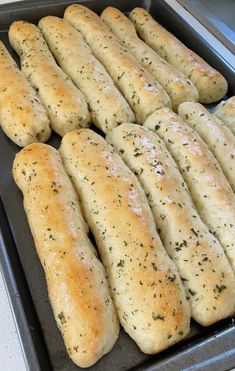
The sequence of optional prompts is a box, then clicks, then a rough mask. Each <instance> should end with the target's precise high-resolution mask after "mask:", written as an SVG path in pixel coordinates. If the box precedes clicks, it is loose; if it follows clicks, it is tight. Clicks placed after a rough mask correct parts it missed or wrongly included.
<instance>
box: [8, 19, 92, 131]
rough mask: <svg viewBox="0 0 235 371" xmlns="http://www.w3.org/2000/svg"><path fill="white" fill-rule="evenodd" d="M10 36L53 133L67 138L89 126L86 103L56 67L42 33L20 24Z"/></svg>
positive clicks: (29, 24)
mask: <svg viewBox="0 0 235 371" xmlns="http://www.w3.org/2000/svg"><path fill="white" fill-rule="evenodd" d="M8 35H9V40H10V43H11V46H12V47H13V49H14V50H15V51H16V52H17V54H18V55H19V56H20V60H21V69H22V72H23V73H24V74H25V75H26V77H27V78H28V79H29V81H30V83H31V84H32V86H33V87H34V88H36V89H37V91H38V94H39V96H40V98H41V101H42V103H43V105H44V107H45V109H46V111H47V113H48V116H49V118H50V122H51V126H52V128H53V130H54V131H55V132H56V133H57V134H59V135H61V136H63V135H64V134H65V133H67V132H68V131H70V130H73V129H76V128H79V127H86V126H88V124H89V121H90V115H89V111H88V107H87V103H86V100H85V98H84V96H83V94H82V93H81V92H80V91H79V90H78V89H77V88H76V87H75V86H74V84H73V83H72V81H71V80H70V79H69V77H68V76H67V75H66V74H65V73H64V72H63V71H62V70H61V69H60V68H59V66H58V65H57V64H56V62H55V60H54V58H53V56H52V54H51V52H50V50H49V49H48V47H47V44H46V42H45V40H44V39H43V36H42V34H41V32H40V30H39V29H38V28H37V27H36V26H35V25H33V24H31V23H28V22H23V21H16V22H13V23H12V25H11V27H10V29H9V34H8Z"/></svg>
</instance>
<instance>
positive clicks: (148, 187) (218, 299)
mask: <svg viewBox="0 0 235 371" xmlns="http://www.w3.org/2000/svg"><path fill="white" fill-rule="evenodd" d="M106 139H107V140H108V142H109V143H111V144H112V145H113V146H114V147H115V149H116V150H118V152H119V153H120V155H121V156H122V158H123V159H124V161H125V163H126V165H127V166H128V167H129V168H130V169H131V170H132V171H133V172H134V173H135V174H136V175H137V176H138V178H139V180H140V182H141V184H142V186H143V188H144V190H145V193H146V194H147V195H148V199H149V204H150V206H151V208H152V211H153V215H154V217H155V222H156V226H157V228H158V231H159V233H160V237H161V240H162V242H163V244H164V246H165V248H166V251H167V253H168V255H169V256H170V257H171V258H172V259H173V261H174V262H175V264H176V266H177V268H178V270H179V273H180V276H181V279H182V281H183V284H184V286H185V288H186V292H187V297H188V299H189V302H190V305H191V314H192V317H193V318H194V319H195V320H196V321H197V322H199V323H200V324H201V325H203V326H208V325H211V324H212V323H215V322H217V321H219V320H221V319H223V318H226V317H228V316H231V315H233V313H234V312H235V277H234V274H233V271H232V269H231V267H230V265H229V263H228V260H227V258H226V255H225V253H224V251H223V248H222V246H221V245H220V244H219V242H218V240H217V239H216V238H215V237H214V236H213V235H212V234H211V233H210V232H209V230H208V228H207V227H206V226H205V224H204V223H203V222H202V221H201V219H200V216H199V215H198V213H197V211H196V209H195V207H194V205H193V203H192V200H191V197H190V195H189V192H188V189H187V186H186V185H185V183H184V180H183V178H182V176H181V174H180V172H179V170H178V168H177V165H176V163H175V162H174V160H173V158H172V157H171V155H170V153H169V152H168V150H167V149H166V146H165V144H164V142H163V141H162V140H161V139H160V138H159V137H158V136H157V135H156V134H154V133H153V132H152V131H150V130H149V129H147V128H143V127H141V126H138V125H135V124H122V125H120V126H119V127H118V128H115V129H113V130H112V131H111V132H110V133H109V134H108V135H107V136H106Z"/></svg>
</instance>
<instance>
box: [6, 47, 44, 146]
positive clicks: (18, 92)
mask: <svg viewBox="0 0 235 371" xmlns="http://www.w3.org/2000/svg"><path fill="white" fill-rule="evenodd" d="M0 76H1V78H0V125H1V127H2V129H3V131H4V133H5V134H6V135H7V136H8V137H9V138H10V139H11V140H12V141H13V142H14V143H16V144H17V145H18V146H20V147H24V146H27V144H30V143H34V142H46V141H47V139H48V138H49V137H50V135H51V129H50V124H49V120H48V117H47V114H46V111H45V110H44V108H43V106H42V104H41V102H40V100H39V99H38V97H37V95H36V92H35V91H34V90H33V88H32V87H31V85H30V84H29V83H28V81H27V80H26V78H25V77H24V75H23V74H22V73H21V71H20V70H19V68H18V67H17V65H16V63H15V61H14V60H13V59H12V57H11V56H10V54H9V53H8V51H7V49H6V48H5V46H4V44H3V43H2V42H1V41H0Z"/></svg>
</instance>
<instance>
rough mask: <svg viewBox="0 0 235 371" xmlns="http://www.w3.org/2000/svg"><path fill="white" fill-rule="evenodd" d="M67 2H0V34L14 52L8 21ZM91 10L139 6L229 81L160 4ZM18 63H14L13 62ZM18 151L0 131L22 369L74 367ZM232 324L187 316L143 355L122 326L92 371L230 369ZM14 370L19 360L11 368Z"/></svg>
mask: <svg viewBox="0 0 235 371" xmlns="http://www.w3.org/2000/svg"><path fill="white" fill-rule="evenodd" d="M70 3H71V1H55V0H51V1H46V0H43V1H40V2H38V1H25V2H21V3H14V4H7V5H2V6H0V39H1V40H3V41H4V42H5V43H6V45H7V47H8V48H9V51H10V52H11V54H12V55H13V57H14V58H15V59H16V60H17V58H16V55H15V54H14V53H13V52H12V49H11V48H10V46H9V43H8V41H7V32H6V30H7V29H8V28H9V25H10V23H11V22H12V21H13V20H16V19H24V20H28V21H31V22H37V21H38V20H39V19H40V18H41V17H43V16H46V15H48V14H54V15H58V16H62V14H63V11H64V9H65V8H66V6H67V5H68V4H70ZM82 3H85V5H87V6H88V7H90V8H92V9H93V10H95V11H96V12H98V13H99V12H100V11H102V9H104V8H105V7H106V6H108V5H113V6H116V7H118V8H119V9H120V10H122V11H124V12H128V11H130V10H132V9H133V8H134V7H135V6H142V7H144V8H146V9H148V10H150V12H151V13H152V15H153V16H154V17H155V18H156V19H157V20H159V21H160V22H161V23H162V24H163V25H164V26H166V27H167V28H168V29H170V30H171V31H173V32H174V33H175V34H176V36H178V37H179V38H180V39H181V40H182V41H183V42H185V43H186V44H187V45H188V46H189V47H191V48H192V49H193V50H195V51H196V52H197V53H199V54H200V55H201V56H202V57H203V58H205V59H206V60H207V61H208V62H209V63H210V64H211V65H213V66H214V67H215V68H217V69H218V70H219V71H220V72H222V73H223V74H224V75H225V76H226V77H227V79H228V81H229V83H230V87H232V85H233V75H232V70H231V68H230V66H229V65H228V64H227V63H226V61H225V60H223V59H222V58H221V56H220V55H219V52H218V51H216V50H214V49H213V48H211V47H210V46H209V45H208V43H207V42H206V40H203V38H202V37H201V36H200V35H199V34H198V33H197V32H196V31H195V30H193V29H192V28H191V27H190V25H188V24H187V23H186V22H185V20H183V19H181V18H180V16H179V15H178V14H177V13H175V12H174V11H173V10H172V8H170V7H169V6H168V5H167V4H166V3H165V2H164V1H160V0H154V1H152V2H151V1H144V0H129V1H125V0H106V1H104V0H103V1H102V2H101V1H95V0H94V1H82ZM17 61H18V60H17ZM48 143H49V144H51V145H53V146H54V147H56V148H58V146H59V144H60V139H59V137H58V136H56V135H55V134H53V135H52V137H51V138H50V140H49V141H48ZM18 151H19V148H18V147H17V146H16V145H15V144H14V143H12V142H11V141H10V140H9V139H8V138H7V137H6V136H5V135H4V133H3V132H2V130H0V156H1V161H0V174H1V178H0V196H1V200H0V201H1V202H0V229H1V232H2V233H1V235H0V259H1V264H2V270H3V273H4V277H5V283H6V285H7V288H8V291H9V295H10V298H11V304H12V307H13V310H14V316H15V318H16V320H17V324H18V330H19V333H20V336H21V338H22V344H23V348H24V353H25V359H26V363H27V367H28V369H29V370H32V371H38V370H42V371H47V370H51V369H54V370H56V371H73V370H74V371H75V370H78V367H76V366H75V365H74V364H73V363H72V361H71V360H70V359H69V357H68V355H67V353H66V350H65V347H64V344H63V340H62V337H61V335H60V333H59V330H58V329H57V327H56V324H55V320H54V318H53V314H52V310H51V306H50V303H49V300H48V296H47V289H46V282H45V277H44V273H43V270H42V267H41V265H40V263H39V259H38V257H37V254H36V251H35V248H34V243H33V239H32V236H31V233H30V230H29V226H28V223H27V219H26V215H25V213H24V209H23V204H22V195H21V193H20V191H19V189H18V188H17V187H16V185H15V183H14V181H13V178H12V174H11V169H12V163H13V159H14V157H15V154H16V153H17V152H18ZM234 339H235V326H234V322H233V320H232V319H227V320H224V321H221V322H220V323H217V324H215V325H213V326H211V327H208V328H203V327H201V326H199V325H197V324H196V323H195V322H193V321H192V325H191V332H190V335H189V337H188V338H187V339H186V340H184V341H182V342H181V343H179V344H176V345H175V346H173V347H171V348H170V349H168V350H166V351H164V352H162V353H160V354H158V355H155V356H147V355H144V354H143V353H141V352H140V350H139V349H138V347H137V346H136V345H135V343H134V342H133V341H132V340H131V339H130V338H129V336H128V335H127V334H126V333H125V332H124V331H121V334H120V337H119V339H118V341H117V343H116V345H115V347H114V348H113V350H112V351H111V352H110V353H109V354H108V355H106V356H105V357H103V358H102V359H101V360H100V361H99V362H98V363H97V364H96V365H95V366H93V367H91V368H90V369H91V370H96V371H113V370H115V371H116V370H117V371H119V370H127V369H133V370H134V369H135V370H161V371H163V370H164V371H165V370H174V371H177V370H194V369H195V370H209V371H212V370H216V371H217V370H228V369H231V368H233V366H235V349H234V345H235V344H234ZM15 367H16V368H17V365H15Z"/></svg>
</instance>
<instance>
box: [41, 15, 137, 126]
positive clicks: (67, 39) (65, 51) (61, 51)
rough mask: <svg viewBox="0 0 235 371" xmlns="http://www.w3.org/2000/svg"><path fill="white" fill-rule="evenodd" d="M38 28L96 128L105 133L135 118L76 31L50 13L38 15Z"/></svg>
mask: <svg viewBox="0 0 235 371" xmlns="http://www.w3.org/2000/svg"><path fill="white" fill-rule="evenodd" d="M39 28H40V30H41V31H42V34H43V36H44V38H45V39H46V41H47V43H48V45H49V47H50V50H51V51H52V53H53V54H54V56H55V58H56V60H57V62H58V63H59V65H60V66H61V68H62V69H63V70H64V72H65V73H66V74H67V75H68V76H69V77H70V78H71V79H72V80H73V82H74V84H75V85H76V86H77V87H78V88H79V89H80V90H81V91H82V92H83V94H84V95H85V97H86V99H87V101H88V103H89V106H90V109H91V117H92V122H93V123H94V124H95V125H96V126H97V127H98V128H100V129H101V130H102V131H103V132H105V133H106V132H107V131H109V130H111V129H112V128H113V127H115V126H117V125H119V124H120V123H122V122H127V121H128V122H135V117H134V114H133V112H132V111H131V109H130V107H129V105H128V103H127V102H126V101H125V99H124V98H123V96H122V95H121V93H120V92H119V91H118V90H117V88H116V87H115V85H114V83H113V80H112V79H111V77H110V76H109V75H108V73H107V72H106V70H105V68H104V67H103V66H102V64H101V63H100V62H99V61H98V60H97V59H96V58H95V57H94V55H93V54H92V52H91V50H90V48H89V46H88V45H87V44H86V43H85V41H84V39H83V37H82V35H81V33H80V32H78V31H76V30H75V29H74V28H73V27H72V26H71V25H70V24H69V23H68V22H67V21H66V20H63V19H61V18H58V17H53V16H49V17H45V18H43V19H41V20H40V22H39Z"/></svg>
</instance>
